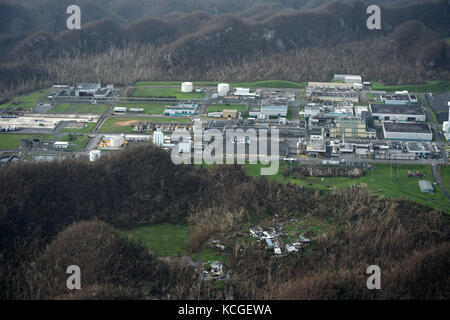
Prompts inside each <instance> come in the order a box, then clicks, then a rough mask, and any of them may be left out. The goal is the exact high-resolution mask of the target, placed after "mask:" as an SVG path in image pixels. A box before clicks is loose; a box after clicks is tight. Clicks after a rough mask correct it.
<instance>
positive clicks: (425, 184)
mask: <svg viewBox="0 0 450 320" xmlns="http://www.w3.org/2000/svg"><path fill="white" fill-rule="evenodd" d="M419 187H420V190H422V192H425V193H433V192H434V187H433V185H432V184H431V182H430V181H428V180H420V181H419Z"/></svg>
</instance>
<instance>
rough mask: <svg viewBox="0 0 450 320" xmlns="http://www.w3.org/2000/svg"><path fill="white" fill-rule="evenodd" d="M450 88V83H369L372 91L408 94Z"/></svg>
mask: <svg viewBox="0 0 450 320" xmlns="http://www.w3.org/2000/svg"><path fill="white" fill-rule="evenodd" d="M448 86H450V81H427V83H424V84H412V85H384V84H381V83H379V82H371V89H372V90H382V91H402V90H408V91H409V92H441V91H444V90H445V89H446V87H448Z"/></svg>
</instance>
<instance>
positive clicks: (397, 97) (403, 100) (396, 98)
mask: <svg viewBox="0 0 450 320" xmlns="http://www.w3.org/2000/svg"><path fill="white" fill-rule="evenodd" d="M380 98H381V101H382V102H383V103H385V104H399V105H405V104H410V103H411V99H410V97H409V95H408V94H406V93H401V94H400V93H397V94H390V95H388V94H382V95H380Z"/></svg>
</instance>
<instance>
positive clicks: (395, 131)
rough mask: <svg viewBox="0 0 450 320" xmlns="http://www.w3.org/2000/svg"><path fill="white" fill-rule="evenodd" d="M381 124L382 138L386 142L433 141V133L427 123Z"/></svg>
mask: <svg viewBox="0 0 450 320" xmlns="http://www.w3.org/2000/svg"><path fill="white" fill-rule="evenodd" d="M382 124H383V134H384V138H385V139H388V140H418V141H431V140H433V133H432V132H431V129H430V126H429V125H428V124H427V123H406V122H385V121H383V122H382Z"/></svg>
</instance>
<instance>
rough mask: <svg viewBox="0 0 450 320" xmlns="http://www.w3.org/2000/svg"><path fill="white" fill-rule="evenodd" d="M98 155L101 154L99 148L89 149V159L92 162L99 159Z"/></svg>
mask: <svg viewBox="0 0 450 320" xmlns="http://www.w3.org/2000/svg"><path fill="white" fill-rule="evenodd" d="M100 156H101V152H100V150H91V151H90V152H89V161H91V162H94V161H96V160H98V159H100Z"/></svg>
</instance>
